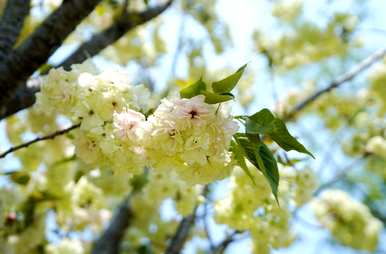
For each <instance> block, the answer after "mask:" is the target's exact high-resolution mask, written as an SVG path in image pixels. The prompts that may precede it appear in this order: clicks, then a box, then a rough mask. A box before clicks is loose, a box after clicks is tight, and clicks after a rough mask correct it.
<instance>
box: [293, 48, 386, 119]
mask: <svg viewBox="0 0 386 254" xmlns="http://www.w3.org/2000/svg"><path fill="white" fill-rule="evenodd" d="M385 55H386V48H383V49H380V50H378V51H376V52H375V53H373V54H372V55H370V56H368V57H367V58H365V59H364V60H363V61H361V62H360V63H359V64H357V65H355V66H354V67H353V68H352V69H351V70H349V71H348V72H346V73H344V74H343V75H341V76H340V77H338V78H337V79H335V80H333V81H332V82H330V83H329V84H328V85H327V86H326V87H325V88H323V89H320V90H319V91H317V92H315V93H314V94H312V95H310V96H309V97H307V98H306V99H304V100H303V101H302V102H300V103H299V104H298V105H296V106H295V107H294V108H293V109H292V110H291V111H290V112H289V113H287V115H286V119H291V118H293V117H294V116H295V115H296V114H297V113H298V112H299V111H301V110H303V109H304V108H305V107H307V106H308V105H309V104H311V103H312V102H314V101H315V100H316V99H318V98H319V97H320V96H322V95H323V94H325V93H327V92H330V91H331V90H333V89H335V88H338V87H339V86H341V85H342V84H344V83H346V82H348V81H351V80H353V79H354V78H355V77H356V76H358V74H360V73H361V72H363V71H365V70H366V69H368V68H369V67H370V66H372V65H373V64H374V63H376V62H378V61H379V60H381V59H382V58H383V57H384V56H385Z"/></svg>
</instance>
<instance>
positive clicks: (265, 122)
mask: <svg viewBox="0 0 386 254" xmlns="http://www.w3.org/2000/svg"><path fill="white" fill-rule="evenodd" d="M274 120H275V116H274V115H273V114H272V113H271V111H269V110H268V109H266V108H264V109H262V110H260V111H259V112H257V113H255V114H253V115H251V116H249V117H248V119H247V121H246V132H247V133H250V134H267V133H268V132H269V131H270V130H271V129H272V122H273V121H274Z"/></svg>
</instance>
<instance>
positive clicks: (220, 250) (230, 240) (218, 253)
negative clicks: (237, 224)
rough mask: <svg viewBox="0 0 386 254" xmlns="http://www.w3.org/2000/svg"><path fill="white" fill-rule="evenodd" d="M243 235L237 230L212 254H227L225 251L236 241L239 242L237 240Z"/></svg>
mask: <svg viewBox="0 0 386 254" xmlns="http://www.w3.org/2000/svg"><path fill="white" fill-rule="evenodd" d="M240 233H242V231H239V230H236V231H234V232H233V233H232V234H229V235H228V236H227V237H225V238H224V240H222V241H221V242H220V243H219V244H218V245H217V246H216V247H215V248H214V249H213V251H212V252H211V253H213V254H222V253H224V252H225V250H226V249H227V248H228V246H229V245H230V244H232V243H233V242H234V241H237V239H236V238H235V237H236V236H237V235H238V234H240Z"/></svg>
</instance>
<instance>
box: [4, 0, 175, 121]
mask: <svg viewBox="0 0 386 254" xmlns="http://www.w3.org/2000/svg"><path fill="white" fill-rule="evenodd" d="M171 3H172V0H169V1H168V2H167V3H165V4H164V5H160V6H157V7H153V8H150V9H147V10H145V11H143V12H139V13H125V14H124V15H123V16H122V17H121V18H119V19H118V21H117V22H118V23H114V24H113V25H111V26H110V27H109V28H107V29H105V30H103V31H102V32H100V33H98V34H95V35H94V36H93V37H92V38H91V39H90V40H88V41H86V42H84V43H83V44H82V45H80V46H79V48H78V49H77V50H76V51H75V52H74V53H72V54H71V55H70V56H69V57H68V58H67V59H66V60H65V61H64V62H62V63H61V64H60V65H59V66H57V67H60V66H66V68H68V67H69V66H71V64H76V63H80V62H82V61H84V60H86V59H87V57H90V56H94V55H96V54H98V53H99V52H100V51H102V50H103V49H104V48H106V47H107V46H109V45H110V44H112V43H114V42H115V41H117V40H118V39H119V38H120V37H122V36H123V35H124V34H125V33H127V32H128V31H130V30H132V29H134V28H136V27H137V26H139V25H141V24H143V23H146V22H147V21H149V20H151V19H153V18H155V17H157V16H158V15H160V14H161V13H162V12H163V11H165V10H166V9H167V8H168V7H169V6H170V5H171ZM124 17H126V18H127V20H126V21H125V20H124ZM138 17H139V19H136V18H138ZM135 20H136V21H135ZM134 21H135V22H134ZM0 81H1V79H0ZM38 91H39V86H38V85H33V86H32V87H30V86H23V87H21V88H20V89H18V90H17V91H16V95H15V96H14V97H13V99H12V100H11V101H9V103H8V105H7V107H6V108H5V109H4V111H3V112H1V111H0V120H1V119H4V118H6V117H8V116H10V115H12V114H15V113H17V112H18V111H20V110H22V109H25V108H28V107H30V106H32V105H33V104H34V103H35V93H36V92H38Z"/></svg>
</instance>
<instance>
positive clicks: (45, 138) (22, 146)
mask: <svg viewBox="0 0 386 254" xmlns="http://www.w3.org/2000/svg"><path fill="white" fill-rule="evenodd" d="M79 126H80V123H79V124H75V125H72V126H70V127H68V128H66V129H63V130H59V131H56V132H54V133H51V134H49V135H47V136H42V137H37V138H35V139H33V140H31V141H28V142H26V143H23V144H20V145H17V146H14V147H11V148H9V149H8V150H7V151H5V152H4V153H2V154H0V159H1V158H4V157H5V156H7V155H8V154H10V153H13V152H15V151H17V150H20V149H22V148H26V147H28V146H30V145H32V144H35V143H37V142H40V141H43V140H48V139H54V138H56V137H57V136H60V135H63V134H66V133H68V132H70V131H72V130H73V129H76V128H79Z"/></svg>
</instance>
